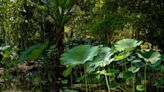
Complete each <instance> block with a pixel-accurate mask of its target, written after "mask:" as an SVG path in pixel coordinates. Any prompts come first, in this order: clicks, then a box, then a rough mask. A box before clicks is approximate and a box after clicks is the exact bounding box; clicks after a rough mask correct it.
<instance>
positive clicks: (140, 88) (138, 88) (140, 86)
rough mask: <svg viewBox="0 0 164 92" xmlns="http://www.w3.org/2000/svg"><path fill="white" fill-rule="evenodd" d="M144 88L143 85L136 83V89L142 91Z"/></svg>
mask: <svg viewBox="0 0 164 92" xmlns="http://www.w3.org/2000/svg"><path fill="white" fill-rule="evenodd" d="M144 88H145V87H144V85H137V86H136V89H137V90H138V91H140V92H142V91H144Z"/></svg>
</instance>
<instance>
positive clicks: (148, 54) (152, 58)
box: [137, 50, 161, 64]
mask: <svg viewBox="0 0 164 92" xmlns="http://www.w3.org/2000/svg"><path fill="white" fill-rule="evenodd" d="M137 55H138V57H140V58H143V59H144V60H145V61H146V62H150V63H151V64H155V63H156V62H157V61H159V60H160V59H161V55H160V53H159V52H156V51H152V50H150V51H145V50H141V52H139V53H137Z"/></svg>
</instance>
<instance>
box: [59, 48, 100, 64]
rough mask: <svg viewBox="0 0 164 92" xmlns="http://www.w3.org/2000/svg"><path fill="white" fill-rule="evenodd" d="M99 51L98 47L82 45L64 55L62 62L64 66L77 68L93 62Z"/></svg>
mask: <svg viewBox="0 0 164 92" xmlns="http://www.w3.org/2000/svg"><path fill="white" fill-rule="evenodd" d="M98 50H99V48H98V46H94V47H92V46H90V45H80V46H77V47H74V48H72V49H70V50H68V51H67V52H65V53H64V54H62V56H61V58H60V60H61V63H62V64H64V65H71V66H75V65H79V64H84V63H85V62H87V61H92V60H93V58H94V57H95V56H96V55H97V54H98Z"/></svg>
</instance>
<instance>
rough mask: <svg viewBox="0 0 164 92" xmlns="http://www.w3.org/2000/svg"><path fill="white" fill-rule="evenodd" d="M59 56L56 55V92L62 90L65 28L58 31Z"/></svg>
mask: <svg viewBox="0 0 164 92" xmlns="http://www.w3.org/2000/svg"><path fill="white" fill-rule="evenodd" d="M56 41H57V54H56V55H55V62H54V64H55V68H54V73H55V76H54V77H55V78H54V86H55V92H59V90H60V88H61V84H60V79H61V77H62V70H63V66H62V65H61V64H60V56H61V54H62V53H63V52H64V26H63V27H62V28H61V29H59V30H57V40H56Z"/></svg>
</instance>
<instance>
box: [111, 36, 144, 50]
mask: <svg viewBox="0 0 164 92" xmlns="http://www.w3.org/2000/svg"><path fill="white" fill-rule="evenodd" d="M141 43H142V41H137V40H134V39H123V40H119V41H117V42H116V43H115V45H114V46H115V48H116V50H118V51H123V50H127V49H133V48H135V47H137V46H139V45H140V44H141Z"/></svg>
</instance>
